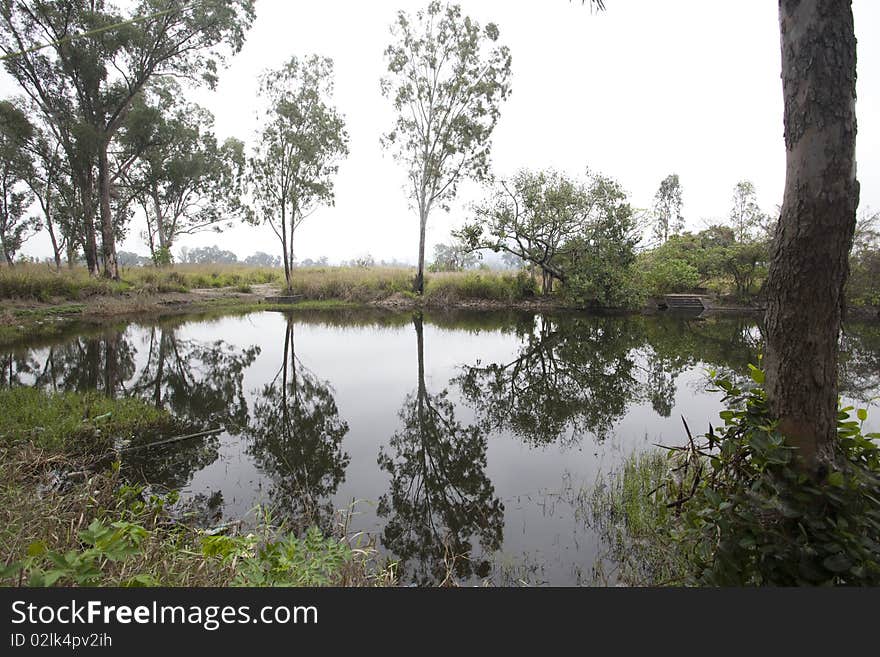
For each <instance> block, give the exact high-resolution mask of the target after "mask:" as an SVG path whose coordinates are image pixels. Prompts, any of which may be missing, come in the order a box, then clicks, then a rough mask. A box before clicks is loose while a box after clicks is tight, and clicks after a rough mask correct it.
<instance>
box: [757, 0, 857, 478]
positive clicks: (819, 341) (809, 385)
mask: <svg viewBox="0 0 880 657" xmlns="http://www.w3.org/2000/svg"><path fill="white" fill-rule="evenodd" d="M779 24H780V31H781V37H782V39H781V43H782V89H783V96H784V103H785V113H784V123H785V146H786V180H785V195H784V198H783V204H782V215H781V217H780V219H779V224H778V226H777V228H776V234H775V238H774V244H773V250H772V255H771V262H770V272H769V276H768V280H767V288H766V289H767V310H766V315H765V329H766V334H765V338H766V360H765V368H766V382H765V383H766V389H767V395H768V400H769V403H770V409H771V412H772V413H773V415H774V417H776V418H778V419H779V429H780V431H781V432H782V433H783V434H784V435H785V436H786V438H787V440H788V441H789V442H790V444H792V445H793V446H795V447H797V448H798V450H799V454H800V455H801V456H802V457H803V461H802V463H803V465H804V467H806V468H807V470H808V471H809V472H811V473H812V474H813V475H814V476H818V477H820V478H821V476H822V472H823V470H824V469H825V468H826V467H827V463H828V462H829V461H830V460H832V459H833V457H834V444H835V438H836V425H837V394H838V393H837V356H838V337H839V332H840V323H841V316H842V309H843V304H844V298H843V289H844V284H845V282H846V279H847V276H848V274H849V265H848V255H849V251H850V248H851V246H852V239H853V232H854V230H855V213H856V206H857V204H858V197H859V185H858V182H857V181H856V166H855V142H856V115H855V98H856V88H855V85H856V39H855V33H854V28H853V15H852V7H851V3H850V1H849V0H780V2H779Z"/></svg>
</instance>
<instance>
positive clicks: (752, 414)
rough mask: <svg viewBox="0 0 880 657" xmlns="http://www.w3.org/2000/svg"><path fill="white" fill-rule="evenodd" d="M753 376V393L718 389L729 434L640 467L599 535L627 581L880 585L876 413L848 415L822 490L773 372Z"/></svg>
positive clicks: (609, 504)
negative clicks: (791, 436) (782, 425)
mask: <svg viewBox="0 0 880 657" xmlns="http://www.w3.org/2000/svg"><path fill="white" fill-rule="evenodd" d="M751 371H752V377H753V379H754V385H752V387H750V388H749V389H741V388H738V387H736V386H735V385H734V384H732V383H731V382H730V381H727V380H725V379H715V383H716V384H717V385H718V387H719V388H720V389H721V390H723V391H724V393H725V397H724V401H725V403H726V404H727V410H725V411H723V412H722V413H721V418H722V419H723V421H724V426H723V427H722V428H721V429H720V430H718V431H717V432H716V431H714V430H713V429H712V428H711V427H710V431H709V433H708V434H706V435H705V436H704V437H703V438H702V439H701V440H692V441H691V442H690V443H689V445H687V446H685V447H679V448H673V449H671V450H670V451H669V453H668V455H667V456H666V457H661V456H660V455H659V454H657V453H652V454H649V455H648V456H643V457H640V458H639V459H638V460H633V461H631V462H630V463H628V464H627V467H626V468H625V469H624V472H623V473H622V475H621V480H620V482H619V483H618V484H616V486H615V487H612V488H610V489H607V490H606V489H599V490H598V492H597V493H594V499H595V500H596V501H594V505H593V506H594V514H595V513H596V512H597V511H602V510H603V509H605V510H607V509H611V510H612V511H613V512H615V513H616V514H617V520H616V521H608V522H607V523H606V525H601V524H600V526H599V527H600V530H602V531H600V536H602V538H603V539H604V540H605V542H606V543H608V544H609V545H610V548H611V549H610V552H611V556H612V558H613V559H614V560H615V561H616V562H617V563H618V564H619V565H620V566H621V568H620V571H621V572H622V573H623V577H624V580H625V581H627V582H628V583H633V584H658V583H663V584H668V583H673V584H689V585H697V586H744V585H756V586H768V585H769V586H802V585H871V586H876V585H878V584H880V449H878V446H877V442H876V441H877V440H878V439H880V434H876V433H863V427H864V422H865V420H866V419H867V412H866V411H865V409H857V410H856V409H854V408H852V407H847V408H841V409H840V412H839V416H838V431H837V436H838V440H837V444H836V445H835V450H836V461H835V464H834V466H833V469H832V470H831V471H830V472H828V473H827V475H826V476H825V477H824V478H823V479H822V480H821V481H816V480H814V479H813V478H811V477H810V476H809V475H808V474H806V473H805V472H804V469H803V468H802V467H800V466H799V463H798V460H797V457H796V450H795V449H794V448H792V447H791V446H789V445H788V444H787V442H786V441H785V438H784V437H783V436H782V434H780V433H779V431H778V430H777V427H776V422H775V421H774V420H772V419H771V417H770V413H769V410H768V406H767V398H766V394H765V392H764V390H763V389H762V387H761V384H762V383H763V372H762V371H761V370H759V369H758V368H755V367H751ZM853 412H854V413H855V418H853ZM658 459H660V460H662V461H664V462H665V463H662V464H661V463H660V462H659V461H658ZM648 489H650V490H649V492H648V493H646V492H645V491H646V490H648ZM670 509H671V510H673V511H674V512H673V513H670V512H669V510H670ZM603 527H604V529H603Z"/></svg>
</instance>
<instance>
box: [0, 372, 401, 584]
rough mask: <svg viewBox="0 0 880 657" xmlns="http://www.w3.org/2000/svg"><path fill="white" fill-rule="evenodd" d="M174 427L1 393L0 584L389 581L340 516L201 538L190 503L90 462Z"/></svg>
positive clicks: (19, 392) (163, 417)
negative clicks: (296, 526) (314, 524)
mask: <svg viewBox="0 0 880 657" xmlns="http://www.w3.org/2000/svg"><path fill="white" fill-rule="evenodd" d="M176 424H177V423H176V422H175V421H174V419H173V418H172V417H171V416H170V415H169V414H168V413H167V412H165V411H162V410H158V409H155V408H154V407H152V406H150V405H149V404H146V403H144V402H141V401H139V400H133V399H119V400H111V399H108V398H106V397H103V396H100V395H99V394H97V393H86V394H79V393H61V394H51V393H45V392H43V391H40V390H37V389H34V388H23V387H22V388H13V389H3V390H0V585H6V586H16V585H30V586H56V585H61V586H236V585H244V586H272V585H285V586H324V585H333V586H385V585H393V584H394V583H395V578H394V568H393V565H388V564H386V563H384V562H380V559H379V556H378V553H377V551H376V550H375V548H374V546H373V545H372V544H371V543H369V542H367V541H364V540H363V539H362V538H359V537H358V536H357V535H355V536H350V535H347V533H346V531H347V530H346V528H347V526H348V525H347V521H346V517H345V516H341V517H340V522H339V524H338V526H337V528H336V530H335V531H334V532H332V533H331V535H324V534H322V533H321V532H320V531H318V530H317V529H314V528H311V529H309V530H308V531H306V532H301V531H291V530H290V529H289V528H288V527H285V526H283V525H277V524H275V523H273V522H272V519H271V517H269V516H267V515H265V514H263V513H260V514H258V517H257V519H256V522H255V523H252V524H251V525H249V531H247V532H246V533H244V532H242V533H238V532H236V531H235V530H230V531H229V532H228V533H222V534H217V533H216V532H206V531H204V530H203V529H202V528H200V527H199V526H198V525H197V524H195V522H196V521H195V520H193V519H194V518H199V517H204V514H203V513H200V512H199V509H197V508H196V507H195V506H194V505H193V504H190V505H181V504H178V503H177V495H176V493H173V492H171V493H168V494H166V495H156V494H147V492H146V491H147V488H146V487H145V486H144V485H138V484H134V485H133V484H132V483H131V482H127V481H125V480H124V479H123V477H122V472H123V468H122V467H121V464H120V463H114V464H112V466H111V467H110V468H102V467H101V466H100V463H101V459H96V458H95V457H96V456H97V455H98V454H104V453H105V452H106V449H107V447H108V444H109V443H111V442H112V439H113V438H115V437H125V436H127V435H133V434H144V432H154V433H153V434H152V435H154V436H155V435H156V434H155V432H161V431H165V430H167V429H168V427H169V426H176ZM146 435H150V434H149V433H147V434H146ZM121 458H122V459H124V458H125V456H124V454H123V455H122V456H121ZM305 520H307V519H304V521H305ZM306 526H307V525H306Z"/></svg>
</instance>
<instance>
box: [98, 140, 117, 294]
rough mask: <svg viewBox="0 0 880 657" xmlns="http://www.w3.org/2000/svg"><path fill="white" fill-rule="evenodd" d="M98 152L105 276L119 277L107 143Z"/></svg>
mask: <svg viewBox="0 0 880 657" xmlns="http://www.w3.org/2000/svg"><path fill="white" fill-rule="evenodd" d="M99 150H100V152H99V154H98V192H99V195H100V208H101V255H102V256H103V260H104V277H105V278H112V279H114V280H118V279H119V267H118V266H117V264H116V235H115V234H114V232H113V211H112V209H111V208H110V162H109V159H108V157H107V144H102V145H101V147H100V149H99Z"/></svg>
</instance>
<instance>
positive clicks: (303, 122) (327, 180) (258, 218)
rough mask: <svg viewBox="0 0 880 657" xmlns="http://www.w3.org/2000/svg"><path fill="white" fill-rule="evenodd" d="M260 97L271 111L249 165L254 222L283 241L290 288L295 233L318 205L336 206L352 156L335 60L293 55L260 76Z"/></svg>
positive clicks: (264, 119) (264, 117) (315, 56)
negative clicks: (343, 168) (337, 101)
mask: <svg viewBox="0 0 880 657" xmlns="http://www.w3.org/2000/svg"><path fill="white" fill-rule="evenodd" d="M260 96H261V97H262V98H264V99H265V102H266V105H267V107H266V110H265V112H264V115H263V125H262V127H261V130H260V133H259V142H258V144H257V148H256V152H255V153H254V155H253V157H252V158H251V159H250V162H249V187H250V189H251V191H252V193H253V195H254V198H255V203H256V207H255V208H252V209H251V210H250V218H251V221H253V222H255V223H257V222H266V223H268V224H269V225H270V226H271V228H272V231H273V232H274V233H275V235H276V236H277V237H278V239H279V241H280V242H281V247H282V255H283V260H284V270H285V276H286V282H287V287H288V289H290V288H291V286H292V282H291V279H290V268H291V267H292V266H293V260H294V258H293V254H294V248H293V238H294V233H295V231H296V229H297V228H298V227H299V225H300V224H301V223H302V222H303V221H304V220H305V218H306V217H307V216H309V215H310V214H311V213H312V212H313V211H314V210H315V209H316V208H317V207H319V206H321V205H332V204H333V202H334V190H333V178H334V176H335V175H336V172H337V171H338V169H339V161H340V160H341V159H342V158H343V157H345V156H346V155H348V133H347V132H346V131H345V122H344V121H343V118H342V116H341V115H340V114H339V112H337V111H336V109H335V108H334V107H333V105H332V97H333V60H332V59H329V58H327V57H318V56H317V55H312V56H310V57H307V58H304V59H302V60H300V59H298V58H297V57H291V58H290V59H289V60H288V61H287V62H286V63H285V64H284V66H282V67H281V68H280V69H278V70H270V71H266V72H264V73H263V74H262V75H261V76H260Z"/></svg>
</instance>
